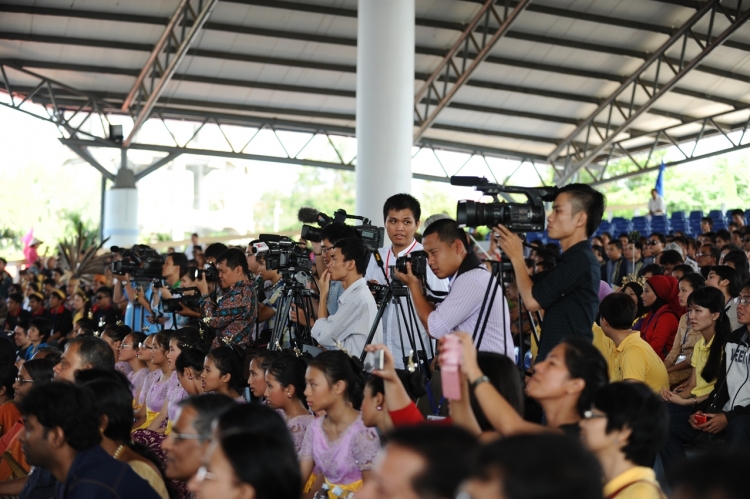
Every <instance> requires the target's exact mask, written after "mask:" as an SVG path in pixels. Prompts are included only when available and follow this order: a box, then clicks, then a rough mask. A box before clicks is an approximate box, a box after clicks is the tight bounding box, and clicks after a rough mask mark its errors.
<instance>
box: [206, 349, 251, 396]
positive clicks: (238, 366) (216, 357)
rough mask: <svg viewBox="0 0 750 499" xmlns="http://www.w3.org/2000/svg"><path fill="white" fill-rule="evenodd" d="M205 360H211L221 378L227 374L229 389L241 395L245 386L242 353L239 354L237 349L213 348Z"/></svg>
mask: <svg viewBox="0 0 750 499" xmlns="http://www.w3.org/2000/svg"><path fill="white" fill-rule="evenodd" d="M206 358H210V359H211V360H213V362H214V364H215V365H216V369H218V370H219V373H221V375H222V376H224V375H225V374H229V375H230V376H231V377H230V378H229V387H230V388H232V389H234V390H235V391H237V392H238V393H242V391H243V390H244V389H245V386H247V382H246V380H245V378H244V376H243V375H242V374H243V360H244V358H245V356H244V354H243V353H242V352H239V351H238V349H237V347H228V346H223V347H218V348H214V349H213V350H211V351H210V352H208V355H207V356H206Z"/></svg>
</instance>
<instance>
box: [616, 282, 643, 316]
mask: <svg viewBox="0 0 750 499" xmlns="http://www.w3.org/2000/svg"><path fill="white" fill-rule="evenodd" d="M625 288H630V289H631V290H633V293H635V295H636V296H637V297H638V303H637V304H636V308H637V311H636V313H635V316H636V317H641V316H643V315H644V314H646V313H647V312H648V310H647V309H646V307H645V306H644V305H643V301H642V300H641V296H642V295H643V286H641V285H640V284H638V283H637V282H634V281H631V282H629V283H627V284H625V285H624V286H623V287H622V289H621V290H620V291H621V292H624V291H625Z"/></svg>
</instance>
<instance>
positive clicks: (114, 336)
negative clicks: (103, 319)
mask: <svg viewBox="0 0 750 499" xmlns="http://www.w3.org/2000/svg"><path fill="white" fill-rule="evenodd" d="M105 334H106V335H107V337H108V338H109V339H110V340H112V341H122V340H124V339H125V337H126V336H127V335H128V334H130V328H126V327H125V326H117V325H115V324H107V325H106V326H104V331H102V334H101V335H102V336H104V335H105Z"/></svg>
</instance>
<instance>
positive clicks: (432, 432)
mask: <svg viewBox="0 0 750 499" xmlns="http://www.w3.org/2000/svg"><path fill="white" fill-rule="evenodd" d="M388 447H402V448H404V449H407V450H409V451H411V452H413V453H414V454H417V455H419V456H420V457H421V458H422V459H423V460H424V462H425V465H424V467H423V468H422V469H421V470H420V471H419V472H418V473H416V475H415V476H414V477H413V478H412V480H411V484H410V485H411V487H412V488H413V489H414V491H415V492H416V497H436V498H437V497H455V495H456V492H457V491H458V487H459V486H460V485H461V483H462V482H463V481H464V480H466V479H467V478H468V476H469V474H470V473H471V470H472V469H473V468H472V457H473V455H474V453H475V451H476V450H477V449H478V448H479V442H477V439H476V438H475V437H474V436H473V435H471V434H470V433H469V432H467V431H466V430H464V429H463V428H459V427H458V426H443V425H439V426H436V425H432V424H429V423H423V424H420V425H416V426H407V427H397V428H396V429H395V430H393V431H392V432H391V433H390V434H389V435H388ZM458 456H461V458H460V459H456V458H457V457H458Z"/></svg>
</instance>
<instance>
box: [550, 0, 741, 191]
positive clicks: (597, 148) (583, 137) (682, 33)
mask: <svg viewBox="0 0 750 499" xmlns="http://www.w3.org/2000/svg"><path fill="white" fill-rule="evenodd" d="M721 7H723V6H722V5H721V0H711V1H709V2H707V3H706V4H705V5H703V7H702V8H701V9H700V10H698V12H696V14H695V15H693V16H692V17H691V18H690V19H689V20H688V21H687V22H686V23H685V24H684V25H683V26H682V27H681V28H680V29H679V30H677V32H676V33H675V34H674V35H673V36H671V37H670V38H669V40H668V41H667V42H666V43H664V44H663V45H662V46H661V47H660V48H659V49H658V50H657V51H656V52H654V54H653V55H652V56H651V57H650V58H649V59H648V60H647V61H646V62H645V63H644V64H643V65H641V67H639V68H638V70H636V71H635V72H634V73H633V74H632V75H630V76H629V77H628V78H627V79H626V80H625V81H624V82H623V83H622V84H621V85H620V87H619V88H618V89H617V90H615V91H614V92H613V93H612V94H611V95H610V96H609V97H608V98H607V99H605V100H604V102H603V103H602V104H601V105H600V106H599V107H598V108H597V109H596V110H595V111H594V112H593V113H591V114H590V115H589V116H588V117H587V118H586V119H585V120H584V121H583V123H581V125H579V126H578V127H577V128H576V130H574V131H573V133H571V134H570V135H568V136H567V137H566V138H565V140H563V141H562V142H560V144H559V145H558V146H557V147H556V148H555V149H554V151H553V152H552V153H551V154H550V155H549V157H548V160H549V161H550V162H551V163H554V162H555V161H557V160H558V158H560V156H561V155H562V153H563V151H566V158H565V168H564V170H563V171H562V172H559V176H558V178H557V179H556V183H557V184H558V185H562V184H564V183H565V182H567V181H568V180H569V179H570V178H571V177H572V176H573V175H574V174H575V173H576V172H578V171H579V170H580V169H582V168H585V167H586V166H588V165H589V164H590V163H591V162H593V161H594V159H595V158H596V157H597V155H598V154H599V153H600V152H601V151H602V150H604V149H605V148H606V147H607V146H608V145H609V144H610V143H612V142H613V141H614V140H615V139H616V138H617V137H618V136H620V135H621V134H622V133H624V132H626V131H627V130H628V129H629V127H630V125H631V124H632V123H633V121H635V119H636V118H638V117H639V116H640V115H641V114H643V113H644V112H646V111H647V110H648V109H649V108H650V107H651V106H653V105H654V103H655V102H656V101H657V100H658V99H659V98H661V97H662V96H663V95H664V94H666V93H667V92H669V91H670V90H671V89H673V88H674V87H675V85H676V84H677V82H679V81H680V79H681V78H683V77H684V76H685V75H686V74H688V73H689V72H690V71H691V70H692V69H693V68H694V67H696V66H697V65H698V64H699V63H700V61H702V60H703V59H704V58H705V57H706V56H707V55H708V54H710V53H711V52H712V51H713V50H714V49H715V48H716V47H718V46H720V45H721V44H722V43H723V42H724V41H725V40H726V39H727V38H728V37H729V36H730V35H731V34H732V33H734V31H735V30H736V29H737V28H739V27H740V26H741V25H742V24H744V23H745V21H747V19H748V17H750V10H748V11H745V12H741V13H739V15H738V16H736V17H734V18H731V21H730V24H729V26H728V27H727V28H726V29H724V31H722V32H721V33H720V34H718V35H717V36H715V37H713V36H712V32H711V30H712V28H713V27H714V18H715V14H716V12H717V9H719V8H721ZM707 19H708V21H709V31H708V34H707V37H708V40H709V41H708V42H707V44H706V45H703V44H702V43H700V42H697V41H695V39H694V38H692V36H691V33H692V29H693V27H694V26H695V25H696V24H698V23H700V22H702V21H705V20H707ZM689 41H692V42H693V43H697V44H698V46H699V47H700V49H701V50H700V52H699V53H698V54H697V55H695V56H694V57H692V58H690V57H689V56H688V54H687V52H686V48H687V43H688V42H689ZM674 47H678V48H679V47H682V50H681V55H680V61H679V62H680V64H679V65H678V66H676V67H675V66H673V65H671V64H670V63H669V62H668V61H665V60H664V57H665V54H666V52H667V51H668V50H670V49H672V48H674ZM650 71H655V73H656V77H655V81H654V82H653V83H652V84H646V83H644V81H643V79H642V77H643V75H644V74H645V73H646V72H650ZM660 71H663V72H665V73H667V72H668V73H669V74H670V78H669V80H668V81H667V82H666V83H664V84H659V72H660ZM649 83H651V82H649ZM637 91H639V92H641V93H645V95H646V96H647V97H648V99H647V100H646V102H645V103H638V102H637V101H636V96H637V93H636V92H637ZM621 96H623V97H626V98H628V99H629V105H628V106H627V107H626V108H622V107H620V106H619V105H618V103H617V99H618V97H621ZM613 114H616V115H621V116H622V117H623V118H624V121H622V122H621V123H620V124H619V125H618V126H617V128H615V129H610V128H607V129H604V130H600V129H599V128H598V127H597V126H596V124H595V123H594V120H595V119H599V120H600V121H601V120H606V122H607V123H611V118H612V115H613ZM576 139H578V141H579V142H581V141H585V144H586V146H585V147H584V148H583V150H582V151H581V150H577V149H576V148H575V147H573V141H574V140H576ZM590 141H594V142H590ZM594 143H595V144H596V145H594Z"/></svg>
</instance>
